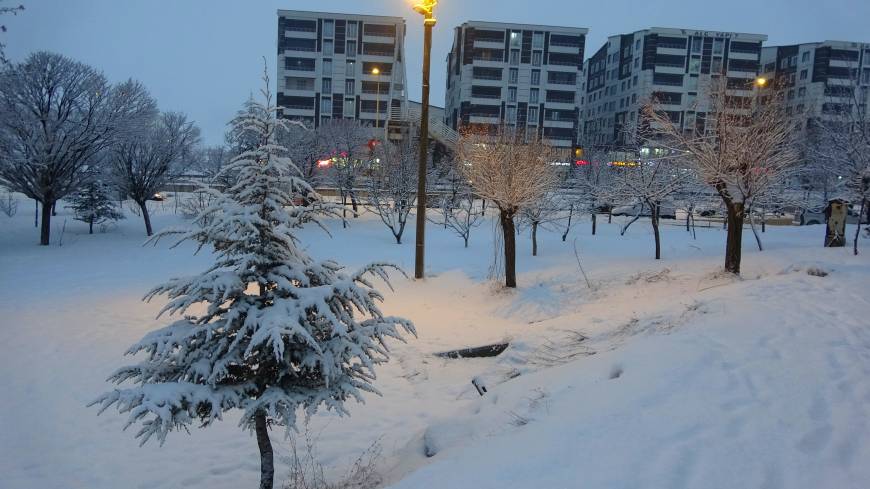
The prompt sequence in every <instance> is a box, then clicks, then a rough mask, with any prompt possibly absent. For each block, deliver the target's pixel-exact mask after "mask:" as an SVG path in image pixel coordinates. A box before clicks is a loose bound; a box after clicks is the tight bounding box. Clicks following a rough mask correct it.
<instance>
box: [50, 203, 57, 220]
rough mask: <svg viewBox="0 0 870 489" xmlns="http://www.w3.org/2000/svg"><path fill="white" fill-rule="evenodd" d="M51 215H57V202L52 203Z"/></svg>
mask: <svg viewBox="0 0 870 489" xmlns="http://www.w3.org/2000/svg"><path fill="white" fill-rule="evenodd" d="M51 215H52V217H53V216H56V215H57V201H56V200H55V201H54V202H52V203H51Z"/></svg>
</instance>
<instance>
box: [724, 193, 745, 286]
mask: <svg viewBox="0 0 870 489" xmlns="http://www.w3.org/2000/svg"><path fill="white" fill-rule="evenodd" d="M725 208H726V210H727V212H728V216H727V218H726V222H727V224H728V228H727V229H728V235H727V237H726V238H725V271H726V272H731V273H733V274H735V275H740V257H741V247H742V246H743V219H744V215H743V203H742V202H731V203H727V202H726V204H725Z"/></svg>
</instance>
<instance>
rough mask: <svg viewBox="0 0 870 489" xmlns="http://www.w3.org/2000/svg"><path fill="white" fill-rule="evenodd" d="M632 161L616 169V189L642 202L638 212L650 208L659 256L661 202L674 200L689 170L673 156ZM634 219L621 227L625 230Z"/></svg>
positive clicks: (657, 255)
mask: <svg viewBox="0 0 870 489" xmlns="http://www.w3.org/2000/svg"><path fill="white" fill-rule="evenodd" d="M632 163H633V164H631V165H627V166H623V167H620V168H619V169H618V171H616V176H615V188H614V192H615V195H616V196H617V197H616V198H617V200H621V201H624V202H637V203H639V204H640V211H639V212H638V216H640V215H641V214H642V213H643V212H642V211H643V209H644V208H646V209H649V216H650V225H651V226H652V230H653V237H654V239H655V258H656V260H660V259H661V258H662V245H661V232H660V231H659V224H660V218H661V210H662V206H663V204H668V205H672V204H673V197H674V195H675V194H677V193H678V192H679V191H680V190H681V189H682V188H683V184H684V182H685V181H686V177H687V172H685V171H683V170H682V169H681V168H680V167H679V165H677V164H675V160H674V159H673V158H671V157H667V156H666V157H658V158H654V159H648V158H642V159H640V160H638V161H637V162H632ZM634 220H636V218H635V219H634ZM634 220H632V221H629V223H627V224H626V225H625V226H624V227H623V228H622V233H623V234H624V233H625V231H626V230H627V229H628V226H629V225H631V223H632V222H634Z"/></svg>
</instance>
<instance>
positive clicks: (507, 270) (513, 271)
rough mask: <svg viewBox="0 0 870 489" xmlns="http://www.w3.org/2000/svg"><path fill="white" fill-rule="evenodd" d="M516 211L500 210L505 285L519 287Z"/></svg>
mask: <svg viewBox="0 0 870 489" xmlns="http://www.w3.org/2000/svg"><path fill="white" fill-rule="evenodd" d="M514 214H515V211H510V210H505V209H499V221H501V230H502V234H503V235H504V236H503V238H504V284H505V287H513V288H516V286H517V233H516V229H515V227H514Z"/></svg>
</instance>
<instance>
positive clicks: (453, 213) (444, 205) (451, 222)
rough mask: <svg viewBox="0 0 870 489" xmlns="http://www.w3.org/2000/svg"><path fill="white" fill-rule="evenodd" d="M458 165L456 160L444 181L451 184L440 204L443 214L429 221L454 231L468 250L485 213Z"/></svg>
mask: <svg viewBox="0 0 870 489" xmlns="http://www.w3.org/2000/svg"><path fill="white" fill-rule="evenodd" d="M458 165H459V162H458V161H456V160H454V161H453V162H452V165H451V166H452V168H451V169H450V170H448V171H447V172H446V173H447V175H445V176H444V177H443V180H446V181H447V182H448V183H449V193H446V194H444V195H442V196H441V199H440V201H439V202H438V208H439V210H440V211H441V212H440V213H438V214H433V215H432V216H431V217H429V220H430V221H432V222H434V223H435V224H438V225H441V226H444V228H445V229H449V230H451V231H453V233H454V234H456V235H457V236H459V237H460V238H462V241H463V243H464V244H465V247H466V248H468V240H469V238H470V237H471V230H472V229H474V228H475V227H477V226H479V225H480V224H481V222H483V218H484V213H483V212H481V210H480V208H479V206H478V205H477V204H476V202H477V199H475V196H474V191H473V189H472V188H471V185H469V182H468V180H467V179H465V178H464V177H463V175H462V172H461V171H460V170H459V168H458ZM481 204H482V202H481Z"/></svg>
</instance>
